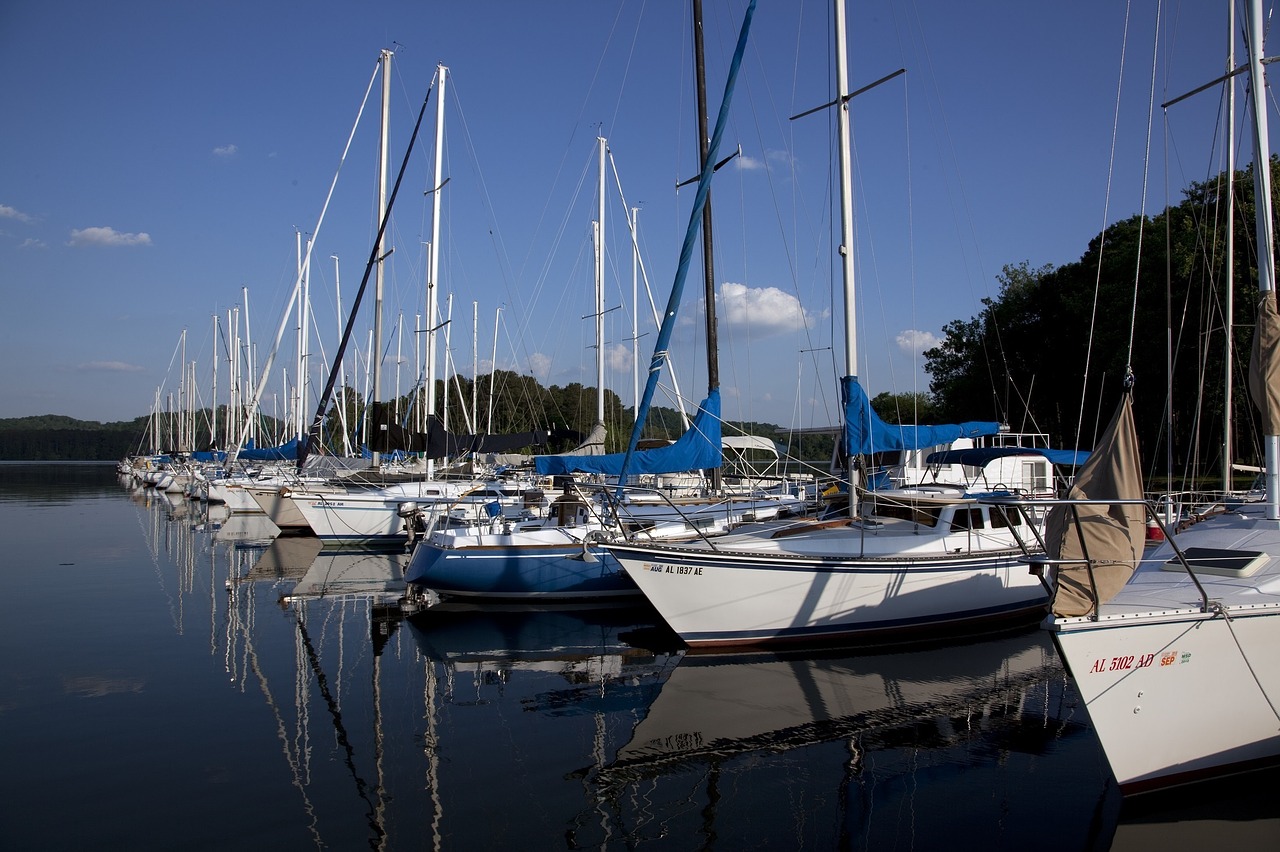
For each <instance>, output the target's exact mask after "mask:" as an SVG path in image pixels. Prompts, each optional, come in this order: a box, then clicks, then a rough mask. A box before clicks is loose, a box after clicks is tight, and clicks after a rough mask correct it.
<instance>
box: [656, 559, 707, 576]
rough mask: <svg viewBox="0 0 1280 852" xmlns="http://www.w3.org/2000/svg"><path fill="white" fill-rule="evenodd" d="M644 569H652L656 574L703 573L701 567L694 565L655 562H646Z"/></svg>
mask: <svg viewBox="0 0 1280 852" xmlns="http://www.w3.org/2000/svg"><path fill="white" fill-rule="evenodd" d="M644 570H646V571H652V572H653V573H655V574H693V575H701V574H702V568H701V567H696V568H695V567H694V566H692V565H657V564H654V563H653V562H646V563H644Z"/></svg>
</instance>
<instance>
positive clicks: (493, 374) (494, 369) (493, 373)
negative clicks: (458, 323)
mask: <svg viewBox="0 0 1280 852" xmlns="http://www.w3.org/2000/svg"><path fill="white" fill-rule="evenodd" d="M501 318H502V308H501V307H498V308H496V309H495V310H494V312H493V359H492V360H491V361H490V362H489V425H487V426H486V427H485V431H486V432H488V433H489V434H490V435H492V434H493V398H494V396H495V394H494V387H493V385H494V379H495V378H497V375H498V321H499V320H500V319H501Z"/></svg>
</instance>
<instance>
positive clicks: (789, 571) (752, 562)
mask: <svg viewBox="0 0 1280 852" xmlns="http://www.w3.org/2000/svg"><path fill="white" fill-rule="evenodd" d="M913 538H914V541H913V540H912V539H913ZM947 539H952V541H950V542H948V541H947ZM965 539H969V537H968V536H946V537H942V538H935V537H933V536H930V535H921V536H911V535H885V536H874V537H865V538H864V537H863V536H862V535H861V534H860V531H859V530H858V529H856V528H852V527H848V526H846V527H841V528H836V529H821V530H817V531H815V532H813V533H811V534H800V535H794V536H787V537H785V538H781V539H777V538H770V537H767V536H762V535H756V534H745V535H738V536H728V537H726V538H724V539H717V540H715V549H714V550H713V549H712V548H711V547H708V546H706V545H702V546H699V547H695V546H683V547H681V546H672V547H663V546H659V545H652V544H650V545H644V546H636V547H632V546H628V545H609V546H608V549H609V550H610V551H611V552H612V553H613V554H614V555H615V556H616V557H617V558H618V560H619V561H620V562H621V563H622V565H623V568H624V569H625V570H626V571H627V574H628V575H629V576H630V577H631V578H632V579H633V580H634V581H635V583H636V585H637V586H639V587H640V590H641V591H642V592H643V593H644V595H645V597H647V598H648V599H649V601H650V603H652V604H653V605H654V607H655V608H656V609H657V610H658V612H659V613H660V614H661V615H662V617H663V619H664V620H665V621H666V622H667V624H668V625H670V627H671V628H672V629H673V630H675V631H676V633H678V634H679V635H680V638H681V639H683V640H684V641H685V642H686V643H687V644H689V645H691V646H718V645H755V644H763V643H774V642H778V641H785V640H801V641H803V640H825V639H831V638H837V637H851V638H864V639H872V638H875V637H876V636H881V637H885V636H891V637H893V638H895V639H901V638H907V636H908V635H909V634H911V633H913V632H932V631H937V630H946V629H951V628H956V627H961V626H964V625H969V624H973V623H977V622H993V623H994V622H998V621H1002V620H1016V619H1026V620H1029V621H1034V615H1033V614H1034V613H1037V612H1041V611H1042V608H1043V606H1044V604H1045V602H1046V600H1047V593H1046V591H1045V588H1044V586H1043V584H1042V583H1041V582H1040V581H1039V579H1038V578H1036V577H1034V576H1033V575H1032V574H1031V573H1030V571H1029V570H1028V568H1027V565H1026V564H1025V562H1023V561H1020V557H1021V555H1022V554H1021V551H1019V550H1017V549H1016V548H1013V547H1005V548H997V547H994V546H993V547H990V548H976V549H975V548H973V547H972V545H973V544H974V542H973V541H972V540H971V539H969V546H968V547H964V546H961V544H960V543H961V541H963V540H965ZM949 545H954V546H949Z"/></svg>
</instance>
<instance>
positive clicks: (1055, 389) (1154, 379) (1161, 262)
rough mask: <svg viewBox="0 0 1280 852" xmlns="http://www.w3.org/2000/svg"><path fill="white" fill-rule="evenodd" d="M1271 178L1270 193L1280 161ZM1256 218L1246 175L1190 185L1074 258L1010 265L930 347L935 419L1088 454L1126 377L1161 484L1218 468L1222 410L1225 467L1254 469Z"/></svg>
mask: <svg viewBox="0 0 1280 852" xmlns="http://www.w3.org/2000/svg"><path fill="white" fill-rule="evenodd" d="M1270 169H1271V172H1272V186H1273V187H1274V186H1275V182H1276V178H1277V177H1280V159H1277V158H1275V157H1273V158H1272V159H1271V161H1270ZM1228 179H1231V180H1233V181H1234V207H1233V209H1234V214H1233V216H1232V219H1231V220H1230V221H1232V223H1233V224H1234V233H1235V240H1234V245H1235V251H1234V256H1233V257H1231V258H1227V256H1226V233H1227V231H1226V229H1227V224H1228V221H1229V220H1228V218H1227V217H1228V215H1230V211H1229V205H1228V204H1227V203H1226V200H1227V194H1226V193H1227V189H1228ZM1273 194H1274V190H1273ZM1253 213H1254V191H1253V173H1252V166H1250V168H1249V169H1246V170H1243V171H1238V172H1236V173H1235V174H1234V175H1227V174H1226V173H1225V172H1224V173H1222V174H1220V175H1218V176H1217V177H1215V178H1212V179H1210V180H1207V181H1205V182H1203V183H1193V184H1192V185H1191V186H1190V187H1189V188H1187V189H1185V190H1184V191H1183V200H1182V201H1181V203H1179V204H1177V205H1175V206H1171V207H1169V208H1167V209H1165V210H1164V211H1162V212H1161V213H1159V214H1158V215H1155V216H1151V217H1146V218H1144V217H1142V216H1133V217H1130V218H1128V219H1125V220H1124V221H1120V222H1116V223H1115V224H1113V225H1111V226H1110V227H1108V228H1107V229H1106V230H1105V231H1104V232H1103V233H1101V234H1099V235H1098V236H1097V237H1095V238H1094V239H1093V240H1092V241H1091V242H1090V243H1089V246H1088V248H1087V249H1086V250H1085V252H1084V254H1083V255H1082V256H1081V258H1080V260H1079V261H1077V262H1075V263H1069V264H1065V265H1063V266H1060V267H1054V266H1052V265H1046V266H1042V267H1038V268H1036V267H1032V266H1031V265H1029V264H1028V263H1025V262H1024V263H1021V264H1015V265H1008V266H1005V267H1004V269H1003V271H1002V272H1001V274H1000V275H999V277H998V283H999V294H998V296H996V297H995V298H989V299H984V300H983V303H982V304H983V308H982V310H981V311H980V312H979V313H978V314H977V315H976V316H973V317H970V318H969V319H964V320H955V321H953V322H951V323H949V324H948V325H947V326H946V327H945V329H944V337H943V340H942V342H941V343H940V344H939V345H938V346H937V347H936V348H934V349H931V350H929V351H928V352H926V353H925V354H924V357H925V370H926V371H927V372H928V373H929V375H930V378H931V381H930V394H931V397H932V400H931V402H932V403H933V405H934V407H935V410H936V412H937V413H938V415H939V417H941V418H942V419H943V420H952V419H997V420H1002V421H1004V422H1011V423H1012V424H1014V425H1015V427H1016V426H1017V425H1018V424H1020V423H1030V424H1034V427H1035V431H1042V432H1047V433H1049V434H1050V436H1051V437H1052V439H1053V441H1054V442H1055V444H1057V445H1058V446H1064V447H1080V448H1086V449H1087V448H1089V447H1090V446H1092V444H1093V442H1094V439H1095V437H1096V436H1097V435H1098V434H1099V433H1100V431H1101V430H1102V429H1103V428H1105V426H1106V424H1107V422H1108V420H1109V418H1110V415H1111V412H1112V410H1113V409H1114V407H1115V405H1116V403H1117V402H1118V399H1119V395H1120V393H1121V389H1122V388H1123V387H1124V385H1125V384H1126V382H1129V381H1131V382H1132V387H1133V401H1134V421H1135V425H1136V427H1137V431H1138V437H1139V442H1140V446H1141V450H1142V454H1143V461H1144V465H1145V466H1146V468H1147V470H1146V474H1147V477H1148V479H1160V478H1162V477H1163V476H1164V471H1165V469H1166V467H1172V469H1173V470H1175V471H1177V472H1178V474H1177V475H1178V476H1179V477H1180V478H1188V479H1210V480H1211V479H1212V478H1213V477H1214V476H1216V475H1220V473H1221V470H1222V465H1223V461H1224V443H1225V442H1224V436H1225V434H1226V424H1227V422H1228V420H1227V417H1228V416H1230V417H1231V420H1230V422H1231V435H1232V445H1233V451H1232V458H1231V459H1230V461H1233V462H1240V463H1245V464H1255V465H1256V464H1260V460H1261V455H1262V449H1261V444H1260V439H1259V437H1258V435H1259V434H1260V433H1259V430H1258V428H1257V426H1258V418H1257V414H1256V412H1255V411H1254V409H1253V407H1252V405H1251V404H1250V402H1249V399H1248V391H1247V389H1246V381H1245V377H1246V375H1247V368H1248V360H1249V351H1250V343H1251V337H1252V327H1253V323H1254V318H1255V316H1256V313H1257V304H1258V280H1257V246H1256V243H1255V239H1254V229H1253V224H1252V223H1253ZM1228 270H1230V271H1231V273H1232V275H1231V277H1230V280H1232V281H1233V282H1234V284H1233V291H1234V310H1233V317H1232V321H1231V324H1230V328H1228V326H1227V318H1226V312H1225V305H1226V304H1227V291H1226V287H1227V281H1228V280H1229V279H1228V275H1227V272H1228ZM1135 293H1136V296H1135ZM1228 335H1229V337H1228ZM1228 340H1230V342H1231V344H1232V356H1231V375H1232V390H1231V395H1230V399H1229V400H1228V398H1227V395H1226V390H1225V388H1226V375H1227V372H1226V370H1227V360H1226V358H1227V356H1226V352H1227V342H1228ZM1130 353H1132V354H1130ZM1169 388H1171V389H1172V393H1171V394H1170V392H1169ZM1228 402H1230V405H1229V406H1228ZM1228 412H1231V413H1230V415H1228Z"/></svg>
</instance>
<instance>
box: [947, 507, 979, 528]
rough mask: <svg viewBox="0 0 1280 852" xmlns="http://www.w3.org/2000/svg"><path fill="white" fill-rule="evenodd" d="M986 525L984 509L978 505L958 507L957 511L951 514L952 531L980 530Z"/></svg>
mask: <svg viewBox="0 0 1280 852" xmlns="http://www.w3.org/2000/svg"><path fill="white" fill-rule="evenodd" d="M984 526H985V524H983V523H982V510H981V509H979V508H977V507H976V506H975V507H974V508H972V509H956V513H955V514H954V515H952V516H951V531H952V532H960V531H962V530H980V529H982V528H983V527H984Z"/></svg>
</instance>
